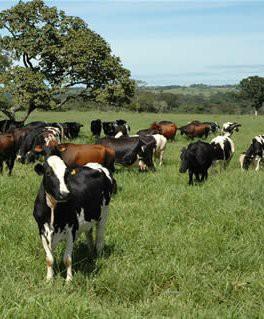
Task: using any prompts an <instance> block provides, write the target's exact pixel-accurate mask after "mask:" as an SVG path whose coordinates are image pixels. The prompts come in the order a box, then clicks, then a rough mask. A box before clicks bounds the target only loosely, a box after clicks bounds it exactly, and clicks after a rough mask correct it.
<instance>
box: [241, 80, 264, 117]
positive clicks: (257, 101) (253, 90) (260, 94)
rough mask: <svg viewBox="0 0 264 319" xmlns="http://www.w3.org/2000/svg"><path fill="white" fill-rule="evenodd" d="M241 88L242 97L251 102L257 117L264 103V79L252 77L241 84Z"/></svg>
mask: <svg viewBox="0 0 264 319" xmlns="http://www.w3.org/2000/svg"><path fill="white" fill-rule="evenodd" d="M239 88H240V95H241V97H242V98H244V99H246V100H249V101H250V103H251V104H252V107H254V109H255V115H258V110H259V109H260V108H261V107H262V105H263V103H264V78H263V77H259V76H250V77H248V78H246V79H243V80H242V81H241V82H240V84H239Z"/></svg>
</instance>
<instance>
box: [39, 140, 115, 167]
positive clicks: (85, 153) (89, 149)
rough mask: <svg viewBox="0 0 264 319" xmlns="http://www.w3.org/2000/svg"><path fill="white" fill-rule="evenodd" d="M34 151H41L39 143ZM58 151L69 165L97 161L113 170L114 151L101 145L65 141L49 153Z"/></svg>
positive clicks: (81, 164)
mask: <svg viewBox="0 0 264 319" xmlns="http://www.w3.org/2000/svg"><path fill="white" fill-rule="evenodd" d="M35 152H39V153H40V152H43V148H42V146H41V145H37V146H36V147H35ZM53 153H59V154H58V155H59V156H60V157H61V158H62V159H63V161H64V162H65V164H66V165H67V166H69V167H74V166H78V165H80V166H83V165H85V164H87V163H99V164H102V165H103V166H105V167H106V168H108V169H110V170H111V171H112V172H114V171H115V166H114V163H115V151H114V150H113V149H112V148H110V147H106V146H103V145H97V144H96V145H92V144H72V143H65V144H59V145H57V146H55V148H51V149H50V152H49V154H45V155H52V154H53Z"/></svg>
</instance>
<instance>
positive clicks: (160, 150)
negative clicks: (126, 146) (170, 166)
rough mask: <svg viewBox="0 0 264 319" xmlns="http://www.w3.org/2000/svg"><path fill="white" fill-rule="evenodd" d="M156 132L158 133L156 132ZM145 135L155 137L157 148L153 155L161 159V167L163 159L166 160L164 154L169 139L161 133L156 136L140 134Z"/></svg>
mask: <svg viewBox="0 0 264 319" xmlns="http://www.w3.org/2000/svg"><path fill="white" fill-rule="evenodd" d="M155 132H156V131H155ZM140 135H141V136H142V135H145V136H153V137H154V139H155V141H156V144H155V147H154V149H153V155H154V157H155V158H157V159H159V165H160V166H161V165H162V164H163V159H164V153H165V150H166V145H167V139H166V137H165V136H163V135H161V134H159V133H155V134H143V133H142V132H141V134H140ZM140 135H131V136H130V137H135V136H140Z"/></svg>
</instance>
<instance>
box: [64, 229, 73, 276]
mask: <svg viewBox="0 0 264 319" xmlns="http://www.w3.org/2000/svg"><path fill="white" fill-rule="evenodd" d="M72 250H73V236H72V230H71V229H70V230H69V231H68V232H67V237H66V249H65V252H64V258H63V261H64V265H65V267H66V270H67V276H66V281H67V282H69V281H71V280H72Z"/></svg>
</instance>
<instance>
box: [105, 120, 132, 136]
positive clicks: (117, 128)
mask: <svg viewBox="0 0 264 319" xmlns="http://www.w3.org/2000/svg"><path fill="white" fill-rule="evenodd" d="M103 131H104V134H105V136H107V137H109V136H116V135H117V134H118V133H122V135H123V136H128V135H129V132H130V126H129V125H128V124H127V122H126V121H125V120H116V121H114V122H103Z"/></svg>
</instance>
